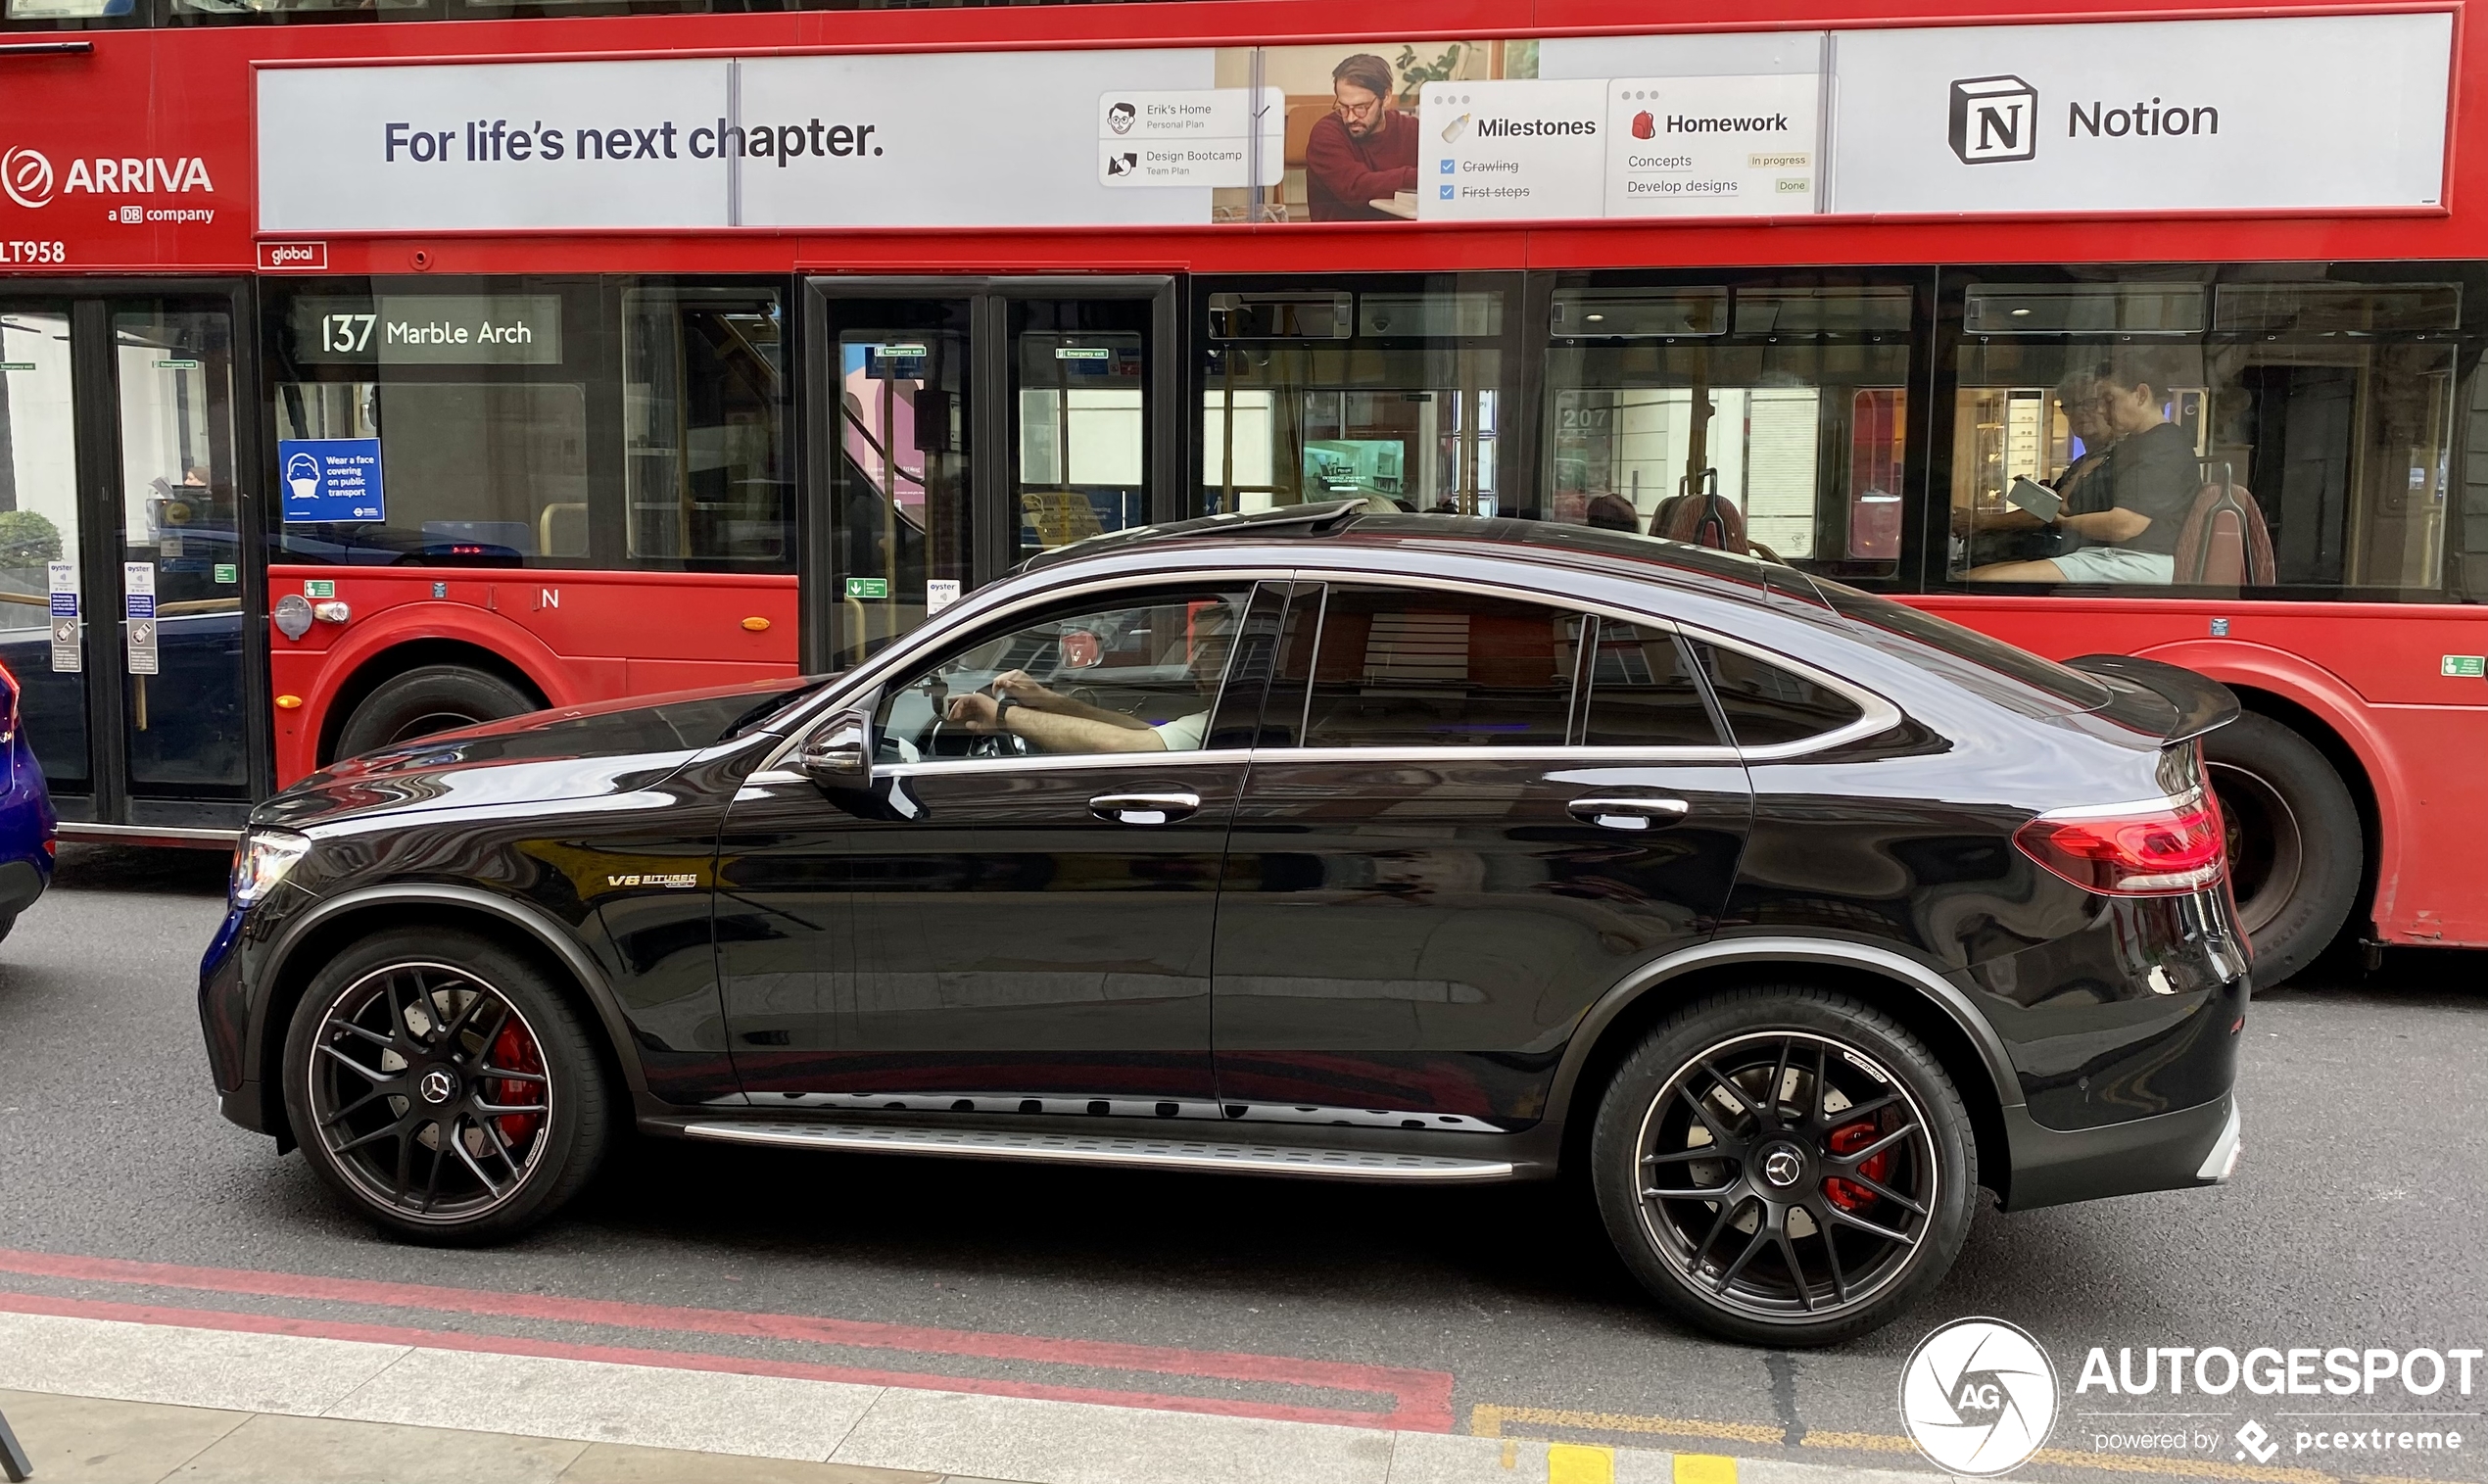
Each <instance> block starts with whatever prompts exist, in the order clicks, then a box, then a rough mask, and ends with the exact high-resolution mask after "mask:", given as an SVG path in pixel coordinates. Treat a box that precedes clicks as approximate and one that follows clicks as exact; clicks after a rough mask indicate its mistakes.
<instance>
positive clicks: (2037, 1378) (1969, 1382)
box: [1900, 1319, 2057, 1478]
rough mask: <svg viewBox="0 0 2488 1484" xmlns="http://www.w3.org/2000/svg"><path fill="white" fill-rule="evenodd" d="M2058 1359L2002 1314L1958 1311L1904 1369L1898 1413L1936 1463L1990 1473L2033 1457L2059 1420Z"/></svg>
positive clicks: (1924, 1342) (1911, 1354)
mask: <svg viewBox="0 0 2488 1484" xmlns="http://www.w3.org/2000/svg"><path fill="white" fill-rule="evenodd" d="M2056 1398H2057V1391H2056V1366H2055V1364H2053V1363H2052V1362H2050V1361H2049V1360H2048V1359H2047V1352H2046V1351H2044V1350H2042V1349H2040V1348H2039V1344H2038V1341H2036V1340H2034V1339H2033V1338H2031V1336H2030V1332H2029V1331H2028V1330H2025V1329H2023V1328H2021V1327H2020V1326H2019V1325H2015V1324H2007V1323H2005V1322H2004V1321H2003V1320H2002V1319H1955V1320H1953V1321H1952V1322H1951V1323H1949V1324H1946V1325H1944V1326H1943V1327H1942V1328H1940V1329H1938V1330H1937V1331H1936V1332H1935V1333H1933V1334H1931V1335H1929V1336H1927V1337H1926V1338H1925V1339H1923V1340H1920V1341H1919V1342H1918V1348H1917V1349H1915V1350H1913V1351H1911V1352H1909V1363H1908V1364H1906V1365H1903V1366H1902V1367H1901V1370H1900V1420H1901V1422H1902V1423H1903V1425H1905V1426H1906V1427H1907V1428H1908V1429H1909V1437H1910V1440H1911V1441H1912V1442H1914V1443H1916V1444H1917V1445H1918V1451H1919V1452H1920V1453H1923V1454H1925V1455H1926V1456H1927V1458H1928V1459H1929V1460H1931V1461H1933V1462H1934V1463H1935V1464H1936V1466H1937V1467H1938V1468H1941V1469H1944V1470H1945V1471H1947V1472H1950V1473H1957V1474H1968V1475H1970V1476H1972V1477H1974V1478H1988V1477H1992V1476H1994V1475H1996V1474H2002V1473H2010V1472H2012V1471H2013V1470H2014V1469H2016V1468H2019V1467H2021V1466H2022V1465H2023V1464H2024V1463H2026V1462H2028V1461H2030V1457H2031V1455H2033V1454H2034V1453H2036V1452H2038V1450H2039V1448H2040V1446H2041V1445H2043V1444H2044V1443H2046V1441H2047V1434H2048V1432H2049V1431H2050V1430H2051V1429H2053V1428H2054V1427H2055V1425H2056Z"/></svg>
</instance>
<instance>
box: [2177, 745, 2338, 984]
mask: <svg viewBox="0 0 2488 1484" xmlns="http://www.w3.org/2000/svg"><path fill="white" fill-rule="evenodd" d="M2203 763H2204V767H2203V773H2204V777H2205V779H2206V781H2208V782H2209V783H2210V784H2211V786H2212V792H2213V794H2214V796H2215V797H2217V798H2218V799H2219V800H2220V806H2221V824H2222V829H2223V832H2224V834H2225V844H2226V845H2227V848H2228V872H2229V889H2230V890H2231V891H2232V892H2233V893H2235V895H2236V898H2237V926H2238V928H2239V930H2240V931H2241V932H2243V933H2245V934H2246V940H2247V942H2248V943H2249V944H2250V945H2252V947H2253V948H2254V951H2255V956H2254V974H2255V987H2256V988H2257V989H2273V988H2277V987H2279V986H2280V985H2281V984H2282V983H2284V982H2286V981H2288V980H2289V979H2291V978H2292V977H2294V976H2295V975H2297V974H2298V973H2299V972H2300V971H2301V970H2303V969H2305V968H2306V967H2307V966H2308V965H2309V964H2310V963H2313V962H2314V961H2315V959H2316V957H2317V956H2318V955H2319V954H2321V953H2322V952H2323V950H2324V949H2325V948H2326V947H2328V946H2330V945H2331V943H2332V941H2333V939H2334V938H2336V937H2338V936H2339V935H2340V933H2341V928H2342V925H2343V924H2344V923H2346V922H2347V921H2349V917H2350V913H2351V909H2352V908H2354V907H2355V906H2356V905H2357V904H2358V896H2359V878H2360V874H2361V872H2362V870H2363V869H2364V867H2365V866H2366V863H2367V854H2366V847H2367V837H2366V832H2365V829H2364V827H2363V826H2362V825H2361V824H2360V822H2359V810H2358V805H2357V804H2356V803H2354V802H2353V801H2352V800H2351V797H2350V790H2349V786H2348V785H2346V784H2344V783H2343V782H2342V781H2341V775H2340V773H2339V772H2338V771H2336V770H2335V769H2334V768H2333V766H2332V763H2331V760H2330V759H2328V758H2326V757H2325V756H2324V755H2323V753H2322V752H2321V751H2320V750H2318V748H2317V747H2316V745H2315V743H2313V742H2309V741H2307V740H2306V739H2305V738H2304V737H2301V736H2300V735H2298V733H2297V732H2296V731H2294V730H2292V729H2291V728H2289V727H2287V726H2285V725H2283V724H2282V723H2280V722H2277V721H2274V720H2273V719H2272V718H2271V717H2269V716H2261V715H2258V714H2256V713H2254V712H2252V711H2249V712H2247V713H2246V714H2244V715H2242V716H2240V717H2238V718H2237V719H2236V720H2235V721H2232V722H2230V723H2229V724H2228V725H2227V726H2225V727H2222V728H2221V729H2220V730H2218V731H2216V732H2214V733H2212V734H2211V735H2210V736H2208V737H2206V738H2204V739H2203Z"/></svg>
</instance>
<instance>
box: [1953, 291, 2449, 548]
mask: <svg viewBox="0 0 2488 1484" xmlns="http://www.w3.org/2000/svg"><path fill="white" fill-rule="evenodd" d="M2202 276H2205V277H2208V276H2210V275H2208V274H2205V275H2202ZM1964 293H1965V299H1964V301H1963V312H1962V324H1963V327H1964V334H1963V336H1962V339H1961V341H1960V343H1959V345H1958V346H1957V347H1956V349H1955V352H1954V356H1953V361H1954V374H1955V378H1956V380H1955V392H1954V396H1953V406H1952V418H1953V428H1952V437H1951V443H1950V447H1951V454H1952V460H1951V480H1950V505H1951V536H1950V541H1949V544H1948V550H1949V570H1950V572H1951V575H1952V576H1953V577H1954V578H1955V579H1957V580H1961V581H1967V582H1978V583H1987V582H1998V583H2025V584H2027V583H2039V584H2047V585H2051V586H2056V585H2064V586H2071V587H2074V588H2078V589H2083V590H2089V591H2098V590H2100V589H2102V588H2106V589H2109V590H2113V591H2115V592H2117V593H2119V594H2120V595H2125V596H2145V595H2148V594H2151V593H2165V592H2170V591H2184V590H2197V591H2199V590H2201V589H2203V588H2207V587H2209V588H2218V589H2224V590H2234V589H2238V588H2301V589H2305V588H2316V589H2332V590H2343V589H2365V590H2374V589H2386V590H2397V591H2404V592H2430V593H2433V592H2439V591H2441V590H2442V589H2443V587H2444V583H2445V577H2446V542H2447V535H2448V532H2447V528H2446V521H2447V503H2448V498H2449V493H2450V491H2449V484H2450V482H2451V480H2452V478H2453V470H2454V463H2455V460H2454V439H2455V435H2456V431H2457V427H2458V424H2459V423H2460V422H2461V419H2460V418H2459V417H2458V416H2457V390H2458V383H2459V382H2460V381H2461V379H2462V377H2463V376H2464V374H2465V373H2466V372H2467V371H2468V369H2469V367H2470V363H2471V361H2473V360H2474V359H2476V352H2475V351H2471V352H2465V351H2464V350H2463V349H2462V346H2461V343H2460V342H2459V341H2458V340H2457V339H2456V336H2455V332H2456V331H2458V330H2459V328H2460V323H2461V312H2462V291H2461V285H2460V284H2457V283H2451V282H2437V283H2426V282H2415V283H2392V284H2352V283H2340V282H2331V281H2297V282H2290V281H2278V280H2249V281H2242V282H2225V283H2217V284H2215V283H2210V282H2203V281H2191V282H2177V281H2172V280H2171V279H2170V278H2168V277H2166V276H2160V277H2156V278H2150V279H2128V280H2126V281H2102V282H2096V283H2081V282H2076V283H2050V284H2036V285H2033V284H2015V283H1996V284H1986V283H1975V284H1971V285H1969V286H1968V287H1967V288H1966V289H1965V291H1964Z"/></svg>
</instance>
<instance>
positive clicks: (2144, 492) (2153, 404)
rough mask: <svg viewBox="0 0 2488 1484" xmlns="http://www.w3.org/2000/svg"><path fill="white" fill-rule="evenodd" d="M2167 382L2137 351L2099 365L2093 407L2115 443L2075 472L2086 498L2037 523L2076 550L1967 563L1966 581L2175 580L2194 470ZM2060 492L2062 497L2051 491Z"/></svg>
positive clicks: (2195, 488) (2197, 469)
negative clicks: (2070, 538)
mask: <svg viewBox="0 0 2488 1484" xmlns="http://www.w3.org/2000/svg"><path fill="white" fill-rule="evenodd" d="M2168 384H2169V377H2168V375H2167V374H2166V372H2165V371H2164V370H2163V369H2162V368H2161V367H2159V366H2158V365H2156V364H2154V363H2153V362H2152V360H2151V359H2150V358H2149V357H2148V356H2147V355H2145V354H2143V353H2132V352H2124V353H2119V354H2117V355H2114V356H2111V357H2110V358H2109V359H2106V360H2104V361H2102V362H2100V363H2099V366H2098V368H2097V373H2096V383H2095V385H2096V396H2095V407H2096V409H2097V413H2098V418H2099V421H2100V422H2101V423H2102V424H2103V425H2104V426H2105V428H2106V430H2107V431H2109V432H2111V433H2113V434H2114V435H2115V437H2116V442H2115V443H2114V444H2112V445H2111V446H2110V448H2109V450H2108V452H2107V453H2106V454H2105V455H2102V457H2101V459H2100V462H2099V464H2098V466H2097V469H2096V472H2095V473H2090V474H2086V475H2084V476H2082V478H2081V486H2082V487H2083V489H2084V490H2085V491H2088V490H2095V491H2096V492H2097V493H2096V494H2095V495H2093V496H2092V497H2091V499H2090V500H2089V501H2088V502H2086V503H2091V504H2097V505H2103V506H2104V507H2102V508H2095V509H2077V508H2075V506H2074V504H2073V503H2072V501H2071V499H2070V498H2068V499H2067V503H2066V504H2065V505H2064V506H2063V507H2062V508H2061V509H2060V510H2059V511H2058V513H2057V516H2056V518H2055V519H2054V520H2053V521H2051V522H2047V523H2048V524H2051V525H2053V526H2055V527H2056V528H2057V529H2058V530H2060V531H2065V532H2070V533H2072V534H2073V535H2075V536H2079V537H2081V539H2082V540H2083V541H2084V542H2085V543H2086V545H2084V546H2082V547H2081V548H2079V549H2078V550H2075V551H2065V552H2061V553H2059V554H2057V555H2055V556H2052V557H2046V558H2043V559H2039V560H2029V561H2002V562H1991V563H1989V564H1987V565H1986V566H1983V567H1974V568H1972V569H1971V571H1970V573H1969V577H1970V580H1971V581H1973V582H2044V583H2060V582H2100V583H2168V582H2171V581H2173V580H2175V578H2176V575H2177V536H2178V532H2179V528H2180V527H2181V526H2182V525H2183V523H2184V520H2185V514H2186V511H2187V510H2188V509H2189V508H2191V507H2192V505H2193V503H2194V497H2195V495H2196V494H2197V493H2198V492H2199V491H2200V490H2201V488H2202V484H2203V477H2202V467H2201V465H2200V463H2199V462H2198V461H2197V459H2196V458H2195V455H2194V445H2193V442H2192V441H2191V440H2190V439H2188V438H2187V437H2186V435H2185V431H2184V429H2182V428H2180V427H2178V426H2177V425H2176V424H2175V423H2173V422H2171V421H2169V418H2168V413H2167V408H2166V407H2165V403H2166V401H2167V399H2168V395H2169V393H2168ZM2058 493H2059V494H2060V495H2065V494H2068V492H2066V491H2063V490H2060V491H2059V492H2058Z"/></svg>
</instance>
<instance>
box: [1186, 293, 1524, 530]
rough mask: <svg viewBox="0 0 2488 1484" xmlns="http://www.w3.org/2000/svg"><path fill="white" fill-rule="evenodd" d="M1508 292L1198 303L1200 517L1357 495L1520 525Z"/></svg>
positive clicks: (1274, 296) (1235, 297) (1260, 297)
mask: <svg viewBox="0 0 2488 1484" xmlns="http://www.w3.org/2000/svg"><path fill="white" fill-rule="evenodd" d="M1509 298H1510V292H1509V287H1508V284H1507V280H1504V279H1501V278H1498V277H1491V276H1484V275H1460V276H1448V275H1447V276H1443V277H1438V278H1427V279H1422V280H1414V281H1411V280H1407V279H1400V280H1395V281H1391V282H1389V283H1387V284H1381V285H1376V286H1373V287H1367V288H1361V289H1358V290H1355V291H1332V290H1328V289H1325V290H1322V291H1318V292H1315V291H1308V290H1303V289H1289V290H1286V291H1283V292H1256V291H1253V290H1246V289H1238V290H1232V291H1230V290H1226V289H1223V288H1219V287H1217V286H1212V287H1211V289H1210V292H1208V293H1206V294H1205V295H1204V296H1203V299H1204V303H1205V304H1206V307H1207V310H1208V332H1207V337H1206V356H1205V360H1204V367H1205V373H1206V382H1205V385H1204V390H1203V395H1202V407H1201V410H1202V439H1201V484H1202V490H1203V499H1202V504H1201V508H1202V510H1203V511H1204V512H1205V513H1212V514H1216V513H1221V512H1233V511H1248V510H1266V509H1269V508H1271V507H1273V506H1277V505H1291V504H1303V503H1320V502H1323V501H1332V500H1348V499H1359V500H1364V501H1365V502H1366V503H1368V504H1370V505H1372V506H1373V507H1374V508H1376V509H1398V510H1408V511H1417V512H1426V513H1436V514H1447V515H1495V514H1512V513H1515V511H1514V510H1513V509H1512V508H1511V507H1510V505H1509V504H1508V503H1507V502H1506V499H1505V486H1506V484H1507V471H1506V470H1504V469H1503V467H1502V465H1503V461H1504V459H1505V457H1506V456H1507V455H1506V452H1505V441H1504V436H1503V435H1504V423H1505V416H1504V407H1505V406H1506V398H1505V389H1504V377H1505V375H1506V372H1507V367H1509V366H1511V365H1512V361H1511V359H1509V358H1508V357H1507V354H1506V346H1505V337H1506V334H1507V328H1506V327H1507V325H1508V324H1510V323H1511V322H1512V321H1513V320H1514V318H1515V317H1516V316H1515V315H1513V314H1512V313H1511V312H1509V308H1510V307H1509V306H1508V304H1507V301H1508V300H1509Z"/></svg>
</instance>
